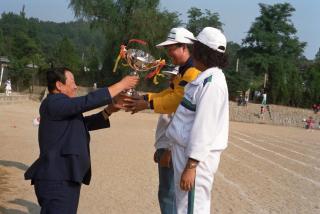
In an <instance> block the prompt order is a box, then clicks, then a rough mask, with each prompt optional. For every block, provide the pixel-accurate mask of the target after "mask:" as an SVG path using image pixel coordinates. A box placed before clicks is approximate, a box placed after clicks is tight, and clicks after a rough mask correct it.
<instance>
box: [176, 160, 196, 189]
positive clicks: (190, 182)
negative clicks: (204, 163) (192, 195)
mask: <svg viewBox="0 0 320 214" xmlns="http://www.w3.org/2000/svg"><path fill="white" fill-rule="evenodd" d="M198 163H199V161H197V160H195V159H192V158H189V159H188V162H187V164H186V167H185V169H184V170H183V172H182V174H181V179H180V188H181V189H182V190H184V191H190V190H191V189H192V188H193V186H194V181H195V178H196V167H197V165H198Z"/></svg>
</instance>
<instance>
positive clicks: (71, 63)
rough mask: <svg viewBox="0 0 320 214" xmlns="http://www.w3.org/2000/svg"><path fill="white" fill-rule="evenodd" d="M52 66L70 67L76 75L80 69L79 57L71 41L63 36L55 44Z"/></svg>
mask: <svg viewBox="0 0 320 214" xmlns="http://www.w3.org/2000/svg"><path fill="white" fill-rule="evenodd" d="M54 63H55V64H54V66H65V67H68V68H70V69H71V70H72V71H73V72H74V74H75V75H76V76H77V74H78V73H79V70H80V58H79V56H78V55H77V53H76V51H75V48H74V45H73V43H72V42H71V41H70V40H69V39H68V38H67V37H64V38H63V39H62V40H61V41H60V42H59V43H58V45H57V47H56V51H55V56H54Z"/></svg>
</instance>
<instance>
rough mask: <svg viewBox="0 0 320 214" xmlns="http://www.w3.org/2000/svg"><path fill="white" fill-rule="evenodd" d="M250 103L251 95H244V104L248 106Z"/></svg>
mask: <svg viewBox="0 0 320 214" xmlns="http://www.w3.org/2000/svg"><path fill="white" fill-rule="evenodd" d="M248 103H249V96H248V95H246V96H245V97H244V105H245V106H247V105H248Z"/></svg>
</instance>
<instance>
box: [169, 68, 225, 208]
mask: <svg viewBox="0 0 320 214" xmlns="http://www.w3.org/2000/svg"><path fill="white" fill-rule="evenodd" d="M228 132H229V96H228V87H227V83H226V79H225V76H224V74H223V72H222V70H221V69H219V68H216V67H215V68H209V69H207V70H205V71H203V72H202V73H201V74H200V75H199V76H198V77H197V79H195V80H194V81H192V82H191V83H189V84H187V85H186V86H185V94H184V98H183V100H182V102H181V103H180V105H179V107H178V109H177V111H176V113H175V115H174V117H173V119H172V121H171V123H170V125H169V127H168V129H167V131H166V135H167V136H168V138H170V139H172V142H173V157H172V158H173V165H174V170H175V171H174V173H175V185H176V198H177V209H178V213H186V207H187V198H186V197H187V192H184V191H181V189H180V185H179V184H180V178H181V174H182V172H183V170H184V168H185V165H186V162H187V160H188V158H189V157H190V158H193V159H196V160H198V161H200V162H199V165H198V166H197V171H196V172H197V173H196V181H195V204H194V213H201V214H204V213H210V200H211V189H212V184H213V179H214V173H215V172H216V170H217V168H218V165H219V161H220V154H221V151H222V150H224V149H225V148H226V147H227V144H228Z"/></svg>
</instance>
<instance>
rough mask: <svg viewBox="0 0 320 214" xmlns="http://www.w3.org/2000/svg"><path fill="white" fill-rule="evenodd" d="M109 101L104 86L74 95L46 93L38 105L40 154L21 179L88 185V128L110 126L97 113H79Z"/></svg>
mask: <svg viewBox="0 0 320 214" xmlns="http://www.w3.org/2000/svg"><path fill="white" fill-rule="evenodd" d="M110 103H112V98H111V96H110V94H109V92H108V90H107V89H106V88H104V89H99V90H97V91H94V92H91V93H89V94H88V95H86V96H82V97H75V98H69V97H68V96H66V95H64V94H49V95H48V96H47V98H46V99H45V100H44V101H43V102H42V103H41V106H40V125H39V134H38V138H39V147H40V156H39V158H38V159H37V160H36V161H35V162H34V163H33V164H32V165H31V167H30V168H29V169H28V170H27V171H26V173H25V179H27V180H28V179H31V180H32V181H34V180H66V181H74V182H78V183H84V184H89V183H90V179H91V164H90V150H89V141H90V135H89V131H91V130H96V129H101V128H107V127H110V123H109V120H105V119H104V117H103V115H102V113H101V112H100V113H97V114H93V115H90V116H86V117H84V116H83V115H82V113H83V112H86V111H89V110H92V109H95V108H98V107H101V106H104V105H107V104H110Z"/></svg>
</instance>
